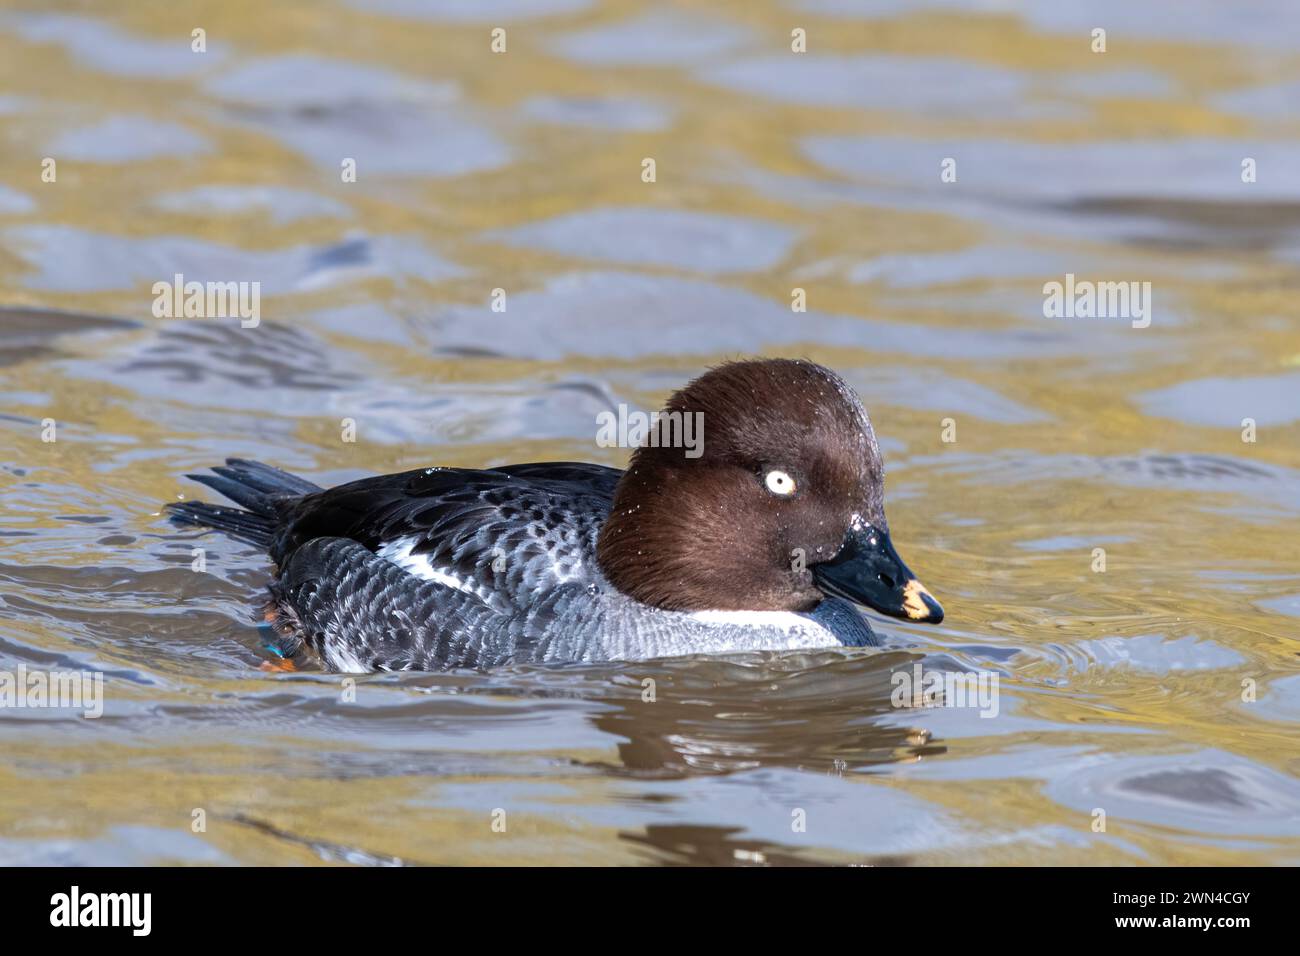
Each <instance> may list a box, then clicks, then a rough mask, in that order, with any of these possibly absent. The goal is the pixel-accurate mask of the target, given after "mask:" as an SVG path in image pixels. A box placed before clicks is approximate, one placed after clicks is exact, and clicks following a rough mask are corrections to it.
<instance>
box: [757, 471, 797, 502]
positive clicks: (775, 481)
mask: <svg viewBox="0 0 1300 956" xmlns="http://www.w3.org/2000/svg"><path fill="white" fill-rule="evenodd" d="M763 484H765V485H767V490H768V491H770V492H772V494H774V495H782V496H786V495H792V494H794V479H793V478H791V477H790V476H789V475H787V474H786V473H785V472H784V471H777V470H775V469H774V470H772V471H769V472H768V473H767V476H766V477H765V478H764V479H763Z"/></svg>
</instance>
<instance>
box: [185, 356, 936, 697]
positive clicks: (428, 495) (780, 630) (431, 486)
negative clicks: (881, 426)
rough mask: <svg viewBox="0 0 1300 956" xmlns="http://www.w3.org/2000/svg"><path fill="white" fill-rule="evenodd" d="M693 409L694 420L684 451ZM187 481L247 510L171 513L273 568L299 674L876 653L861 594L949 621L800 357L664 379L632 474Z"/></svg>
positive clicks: (286, 645)
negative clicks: (676, 382)
mask: <svg viewBox="0 0 1300 956" xmlns="http://www.w3.org/2000/svg"><path fill="white" fill-rule="evenodd" d="M685 416H691V420H692V421H694V422H698V423H699V426H700V428H699V429H698V434H697V435H696V436H695V438H696V440H695V441H693V442H691V443H690V446H689V447H684V443H683V442H682V441H681V440H680V438H681V431H682V430H681V429H680V428H675V427H674V423H677V424H678V425H679V424H680V422H681V421H682V420H683V418H684V417H685ZM674 438H676V439H677V440H674ZM187 477H189V478H191V479H193V480H195V481H197V482H200V483H202V484H204V485H206V486H207V487H209V488H210V489H212V490H214V491H216V492H218V493H220V494H221V495H223V496H224V497H225V498H227V499H229V500H230V501H231V502H233V503H234V505H236V506H238V507H231V506H229V505H223V504H211V503H207V502H203V501H197V500H186V501H181V502H173V503H171V504H169V505H168V506H167V509H166V510H167V511H168V512H169V515H170V518H171V519H172V520H173V521H174V522H176V523H177V524H178V525H182V526H190V527H198V528H202V529H211V530H216V531H219V532H223V533H225V534H226V535H228V536H229V537H231V538H234V539H236V540H238V541H241V542H244V543H246V544H251V545H253V546H255V547H257V548H260V549H262V550H264V551H265V552H266V554H267V556H268V557H269V559H270V561H271V563H272V565H273V566H274V571H273V575H272V578H271V581H270V583H269V586H268V591H269V597H268V599H267V601H266V604H265V607H264V609H263V610H264V617H265V621H266V623H267V624H268V625H269V626H270V628H271V629H272V630H273V632H274V634H275V635H276V638H275V643H274V644H273V645H270V646H271V648H272V650H274V651H275V653H276V654H277V655H278V656H279V657H280V658H282V659H283V661H284V662H285V663H286V667H288V668H292V667H293V666H295V665H294V662H303V663H306V662H307V661H310V660H314V661H315V663H317V664H318V665H319V666H320V667H322V668H323V669H325V670H328V671H334V672H341V673H369V672H376V671H411V670H417V671H447V670H453V669H459V668H471V669H474V668H478V669H482V668H492V667H497V666H501V665H507V664H567V663H580V662H581V663H591V662H603V661H640V660H651V659H658V658H667V657H681V656H687V655H694V654H704V655H716V654H734V653H740V652H749V651H787V650H807V649H816V648H831V647H879V646H881V644H882V641H881V638H880V636H879V635H878V634H877V633H876V632H875V630H874V629H873V628H872V626H871V624H870V623H869V622H868V620H867V618H866V617H865V616H864V615H863V614H862V613H861V611H860V609H859V606H862V607H865V608H869V609H871V610H873V611H876V612H878V613H880V614H883V615H887V616H892V617H895V618H899V619H904V620H910V621H921V622H928V623H939V622H940V621H942V620H943V609H942V607H941V606H940V604H939V602H938V601H936V600H935V598H934V597H933V596H932V595H931V594H930V592H929V591H927V590H926V589H925V588H924V587H923V586H922V585H921V584H920V582H919V581H918V580H917V579H916V577H915V576H914V575H913V574H912V572H911V571H910V570H909V569H908V567H907V565H906V564H904V562H903V559H902V558H901V557H899V555H898V552H897V551H896V550H895V548H894V545H893V542H892V541H891V539H890V534H889V525H888V522H887V521H886V519H885V510H884V464H883V461H882V459H881V454H880V448H879V445H878V443H877V441H876V436H875V432H874V431H873V429H872V425H871V421H870V419H869V418H868V416H867V412H866V409H865V408H864V407H863V404H862V401H861V399H860V398H859V397H858V395H857V393H856V392H855V391H854V390H853V389H852V388H851V387H850V386H849V385H848V384H847V383H846V382H845V381H844V379H843V378H842V377H841V376H840V375H839V374H837V373H836V372H834V371H833V370H831V369H829V368H826V367H825V366H822V365H819V364H816V363H814V362H811V361H807V360H804V359H775V358H767V359H751V360H738V361H731V362H727V363H725V364H721V365H718V366H716V367H714V368H712V369H709V370H708V371H706V372H705V373H704V374H702V375H700V376H699V377H697V378H695V379H694V380H693V381H691V382H689V383H688V384H687V385H685V386H684V387H683V388H681V389H679V390H678V391H676V392H674V393H673V394H672V396H671V397H670V398H669V399H668V402H667V404H666V406H665V408H664V411H663V412H662V413H659V415H658V416H656V417H655V418H654V419H653V420H652V424H651V426H650V430H649V433H648V434H647V435H646V436H645V438H644V439H643V440H642V442H641V444H640V445H639V446H638V447H637V448H636V449H635V450H634V451H633V452H632V454H631V457H630V460H629V462H628V466H627V468H626V469H625V470H619V469H617V468H613V467H609V466H606V465H599V464H589V463H583V462H573V461H555V462H535V463H527V464H514V465H503V466H500V467H492V468H482V469H475V468H450V467H432V468H420V469H416V470H414V471H405V472H401V473H397V474H390V475H381V476H377V477H369V478H362V479H360V480H357V481H351V482H348V483H346V484H342V485H337V486H335V487H332V488H322V487H320V486H318V485H316V484H313V483H312V482H310V481H307V480H306V479H304V478H301V477H298V476H296V475H293V474H290V473H288V472H285V471H281V470H280V469H277V468H274V467H272V466H270V465H266V464H263V463H261V462H256V461H248V460H245V459H240V458H230V459H227V460H226V463H225V465H224V466H217V467H214V468H212V469H211V473H210V474H208V473H205V474H195V475H188V476H187ZM267 663H268V664H269V663H271V662H269V661H268V662H267Z"/></svg>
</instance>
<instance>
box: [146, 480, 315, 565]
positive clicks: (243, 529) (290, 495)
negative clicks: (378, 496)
mask: <svg viewBox="0 0 1300 956" xmlns="http://www.w3.org/2000/svg"><path fill="white" fill-rule="evenodd" d="M212 471H213V472H214V473H213V474H211V475H186V476H185V477H187V478H192V479H194V480H195V481H197V482H199V483H200V484H204V485H207V486H208V487H209V488H211V489H213V490H214V491H217V492H220V493H221V494H222V495H224V496H225V497H227V498H229V499H230V500H231V501H233V502H235V504H238V505H243V506H244V507H245V508H247V509H248V510H247V511H241V510H240V509H238V508H228V507H226V506H224V505H212V504H208V503H207V502H203V501H180V502H173V503H172V504H169V505H168V506H167V511H168V512H169V513H170V515H171V517H172V520H174V521H176V522H178V523H180V524H189V525H199V526H200V527H205V528H215V529H217V530H218V531H224V532H225V533H226V534H228V535H230V536H231V537H232V538H238V539H239V540H240V541H246V542H248V543H249V544H255V545H259V546H261V547H267V546H268V545H270V543H271V539H272V537H273V536H274V534H275V529H276V526H277V525H278V524H279V521H280V515H281V512H282V511H283V509H284V506H285V504H286V503H287V502H289V501H292V500H294V499H296V498H301V497H302V496H303V495H309V494H312V493H314V492H317V491H320V490H321V488H320V486H319V485H314V484H312V483H311V482H310V481H307V480H306V479H305V478H299V477H298V476H297V475H291V474H289V473H288V472H285V471H281V470H280V469H278V468H272V467H271V466H270V465H264V464H262V463H261V462H260V461H246V460H244V459H243V458H227V459H226V464H225V466H224V467H222V466H217V467H215V468H213V469H212Z"/></svg>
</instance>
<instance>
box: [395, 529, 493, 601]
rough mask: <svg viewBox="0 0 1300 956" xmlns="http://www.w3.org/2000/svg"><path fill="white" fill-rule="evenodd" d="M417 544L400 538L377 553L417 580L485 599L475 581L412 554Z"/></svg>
mask: <svg viewBox="0 0 1300 956" xmlns="http://www.w3.org/2000/svg"><path fill="white" fill-rule="evenodd" d="M415 544H416V541H415V539H413V538H399V539H398V540H397V541H393V542H392V543H390V544H386V545H384V546H383V547H382V548H380V549H379V551H378V552H376V553H377V554H378V555H379V556H380V557H381V558H387V559H388V560H389V561H392V562H393V563H394V564H396V565H397V566H398V567H400V568H402V569H403V570H404V571H406V572H407V573H408V574H413V575H415V576H416V577H417V578H422V579H424V580H425V581H432V582H433V583H434V584H441V585H443V586H444V587H449V588H452V589H453V590H456V591H460V592H462V593H464V594H472V595H473V596H474V597H477V598H482V597H483V592H482V589H480V588H478V587H476V586H475V584H474V582H473V581H466V580H465V579H464V578H460V577H457V576H456V575H454V574H450V573H448V572H447V571H445V570H443V569H442V568H435V567H434V566H433V564H432V563H431V562H430V561H429V556H428V555H427V554H411V549H412V548H414V547H415Z"/></svg>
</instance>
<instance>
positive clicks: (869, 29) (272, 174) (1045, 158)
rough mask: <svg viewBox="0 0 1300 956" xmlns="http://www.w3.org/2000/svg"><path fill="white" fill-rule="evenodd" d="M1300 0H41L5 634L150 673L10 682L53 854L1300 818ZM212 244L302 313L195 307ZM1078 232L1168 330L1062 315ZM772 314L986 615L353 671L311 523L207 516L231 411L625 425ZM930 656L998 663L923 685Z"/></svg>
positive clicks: (6, 445) (951, 592)
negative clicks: (188, 511)
mask: <svg viewBox="0 0 1300 956" xmlns="http://www.w3.org/2000/svg"><path fill="white" fill-rule="evenodd" d="M1097 25H1103V26H1106V27H1108V52H1106V53H1104V54H1099V53H1093V52H1092V51H1091V50H1090V44H1091V39H1090V35H1089V33H1090V30H1091V29H1092V28H1093V27H1094V26H1097ZM498 26H500V27H504V28H505V29H506V31H507V52H506V53H504V54H493V53H492V52H491V51H490V48H489V44H490V40H491V38H490V36H489V32H490V30H491V29H492V28H493V27H498ZM196 27H201V28H203V29H204V30H205V31H206V36H207V52H205V53H202V54H198V53H194V52H192V51H191V48H190V43H191V31H192V30H194V29H195V28H196ZM796 27H801V28H803V29H805V30H806V31H807V36H808V52H807V53H805V54H795V53H792V52H791V51H790V42H791V41H790V33H791V30H792V29H794V28H796ZM1298 38H1300V7H1298V6H1296V5H1294V4H1288V3H1282V2H1276V3H1268V2H1263V0H1259V2H1251V3H1239V4H1223V3H1218V2H1212V0H1185V2H1177V3H1175V2H1174V0H1161V2H1151V3H1142V4H1134V3H1130V2H1128V0H1106V2H1102V3H1093V4H1087V5H1085V4H1082V3H1029V2H1027V0H1026V2H1017V0H1005V2H997V3H995V2H984V0H964V2H960V0H925V2H917V3H903V2H894V0H861V2H856V0H790V2H778V0H771V2H763V3H755V2H740V0H736V2H726V0H717V2H713V3H703V2H701V3H687V2H680V3H648V2H647V3H635V2H629V0H605V2H599V3H598V2H596V0H480V2H471V0H442V2H437V0H431V2H426V3H421V2H417V0H376V2H373V3H366V2H362V0H355V2H353V0H348V2H343V0H335V2H330V3H316V2H300V3H298V2H283V3H275V4H252V3H221V4H217V3H211V4H209V3H197V2H194V3H163V2H143V3H130V4H127V3H121V4H107V3H104V4H93V3H86V4H77V3H32V4H30V5H27V4H23V3H6V4H4V5H3V8H2V9H0V83H2V85H0V302H2V303H3V305H4V306H5V309H4V311H3V313H0V468H2V472H0V496H2V501H3V509H2V510H3V521H2V522H0V542H2V543H0V668H2V669H8V670H13V669H16V668H17V667H18V665H19V664H23V665H25V666H26V667H28V668H31V669H45V670H53V669H75V670H81V669H85V670H92V671H100V672H102V673H103V674H104V675H105V694H106V698H107V702H106V705H105V713H104V715H103V717H101V718H100V719H98V720H87V719H83V718H82V717H80V716H79V715H77V714H76V713H73V712H70V711H65V710H48V709H47V710H38V709H21V710H20V709H6V710H3V711H0V748H3V754H4V759H3V760H2V761H0V862H9V863H14V862H35V863H55V862H75V863H152V862H165V863H217V864H231V863H322V862H324V863H368V864H391V863H556V862H584V863H602V864H604V863H620V864H623V863H646V862H652V863H674V864H676V863H753V862H761V861H767V862H774V863H796V862H857V863H958V864H982V863H1031V864H1042V863H1071V864H1074V863H1083V864H1152V863H1154V864H1168V863H1182V864H1208V863H1225V864H1245V863H1291V864H1295V863H1297V862H1300V782H1298V781H1297V774H1298V773H1300V746H1298V745H1297V733H1298V732H1300V666H1298V665H1300V658H1298V657H1297V654H1298V653H1300V643H1298V642H1297V637H1298V636H1300V567H1298V566H1297V564H1298V560H1297V559H1298V557H1300V547H1298V546H1297V543H1296V542H1297V540H1300V306H1298V305H1297V302H1298V301H1300V298H1298V296H1297V292H1298V291H1300V283H1298V282H1297V271H1296V270H1297V266H1300V163H1297V162H1296V159H1295V157H1296V155H1297V152H1296V151H1297V146H1298V145H1300V144H1298V143H1297V139H1300V111H1298V110H1297V103H1300V39H1298ZM647 157H649V158H653V159H654V160H655V163H656V181H655V182H653V183H646V182H643V181H642V168H643V166H642V161H643V160H644V159H646V158H647ZM949 157H951V158H954V159H955V160H956V169H957V181H956V182H942V181H941V179H940V164H941V162H942V161H943V160H944V159H945V158H949ZM46 158H52V159H54V160H55V162H56V171H57V178H56V179H55V181H53V182H45V181H43V179H42V169H43V166H42V161H43V160H44V159H46ZM344 158H351V159H354V160H355V161H356V166H357V181H356V182H354V183H344V182H342V181H341V175H340V163H341V162H342V160H343V159H344ZM1247 158H1250V159H1253V160H1254V162H1255V168H1256V171H1257V174H1256V178H1255V181H1254V182H1243V180H1242V163H1243V160H1245V159H1247ZM176 273H181V274H183V275H184V276H185V278H186V279H187V280H198V281H206V280H218V281H240V280H242V281H254V280H255V281H258V282H260V283H261V288H262V303H261V309H262V323H261V325H260V326H259V327H257V328H255V329H244V328H241V327H240V325H239V322H238V321H237V320H230V319H221V318H190V319H185V318H180V319H166V318H156V317H155V316H154V315H153V313H152V311H151V305H152V302H153V295H152V293H151V287H152V285H153V283H155V282H158V281H169V280H170V279H171V277H172V276H173V275H174V274H176ZM1067 273H1073V274H1075V275H1076V276H1077V277H1078V278H1079V279H1081V280H1082V279H1094V280H1103V281H1119V280H1124V281H1127V280H1133V281H1146V282H1150V283H1151V284H1152V290H1153V292H1152V313H1151V319H1152V320H1151V322H1150V325H1149V327H1146V328H1135V327H1134V325H1133V323H1132V322H1131V321H1130V320H1129V319H1128V318H1110V319H1083V318H1072V319H1065V318H1050V319H1049V318H1044V315H1043V284H1044V283H1045V282H1050V281H1063V280H1064V277H1065V275H1066V274H1067ZM794 288H802V289H804V290H805V292H806V295H807V303H808V311H807V312H806V313H796V312H792V311H791V308H790V301H791V290H792V289H794ZM494 289H502V290H505V292H506V294H507V297H508V298H507V303H508V305H507V308H506V311H504V312H497V311H493V310H492V308H491V300H492V290H494ZM754 353H762V354H772V355H803V356H808V357H810V358H813V359H815V360H818V361H821V362H824V363H826V364H828V365H831V366H833V367H835V368H837V369H839V370H840V371H842V372H843V373H844V375H845V376H846V377H847V378H848V379H849V380H850V381H851V382H852V383H853V384H854V385H855V386H856V387H857V388H858V389H859V390H860V392H861V394H862V395H863V398H864V400H865V401H866V402H867V405H868V407H869V409H870V410H871V413H872V416H873V418H874V420H875V422H876V428H877V430H878V432H879V433H880V435H881V438H882V443H883V445H884V448H885V452H886V456H887V464H888V468H889V477H888V487H889V512H890V516H891V521H892V525H893V531H894V538H895V540H896V541H897V542H898V544H899V548H900V550H901V551H903V553H904V555H905V556H906V557H907V559H908V561H909V563H910V564H911V565H912V566H913V567H914V568H915V569H916V570H917V571H918V572H919V573H920V574H921V576H922V578H923V579H924V580H925V581H926V583H927V585H928V586H929V587H930V589H931V590H932V591H934V593H935V594H936V596H938V597H939V599H940V600H941V601H942V602H943V603H944V606H945V609H946V611H947V615H948V616H947V619H946V620H945V622H944V624H943V625H942V626H941V627H938V628H923V627H919V626H909V625H907V624H904V623H899V622H893V621H889V622H882V623H880V624H879V625H878V629H879V630H881V631H882V632H883V633H884V634H886V635H887V637H888V646H887V647H886V648H885V649H884V650H881V651H870V652H863V651H856V652H844V653H836V652H829V651H828V652H824V653H816V654H794V655H753V656H749V657H741V658H737V659H729V660H716V659H715V660H708V659H699V660H675V661H667V662H654V663H646V664H628V665H618V666H578V667H571V668H560V669H540V668H531V667H520V668H514V669H505V670H500V671H496V672H492V673H457V674H449V675H401V676H394V675H375V676H370V677H363V678H361V679H359V681H358V685H357V688H356V700H355V701H354V702H348V701H345V700H344V699H343V696H342V694H341V692H340V686H339V681H338V680H337V679H336V678H335V677H332V676H330V675H327V674H323V673H319V672H315V673H313V672H305V673H298V674H272V673H268V672H265V671H262V670H259V666H258V665H259V664H260V663H261V662H263V661H264V660H266V659H267V658H268V657H269V655H268V653H267V652H266V651H265V650H264V648H263V641H264V639H265V635H264V634H263V633H262V632H261V631H259V629H258V627H257V622H256V621H255V620H254V617H253V614H252V611H251V608H252V607H253V606H254V605H255V604H256V603H257V602H258V600H259V599H260V594H261V589H262V587H263V584H264V582H265V578H266V575H267V567H266V565H265V563H264V561H263V559H262V558H261V556H259V555H258V554H256V553H254V552H253V551H252V550H251V549H248V548H245V547H243V546H240V545H237V544H233V543H231V542H230V541H228V540H226V539H224V538H222V537H220V536H217V535H208V536H202V537H201V538H198V537H197V536H196V535H195V534H193V533H188V532H187V533H181V532H178V531H177V530H176V529H174V528H172V527H171V526H169V525H168V524H167V523H165V522H164V521H162V520H161V519H160V518H159V516H158V510H159V507H160V505H161V504H162V503H163V502H166V501H169V500H175V499H177V498H178V497H180V496H188V495H194V494H197V493H200V492H201V491H202V489H199V488H197V486H195V485H193V484H192V483H189V482H187V481H186V480H185V479H184V478H183V475H184V473H185V472H187V471H194V470H196V469H200V468H203V467H205V466H208V465H211V464H213V463H216V462H218V461H219V460H220V459H221V458H223V457H225V456H241V457H249V458H257V459H263V460H266V461H268V462H271V463H274V464H277V465H280V466H282V467H285V468H289V469H292V470H295V471H299V472H301V473H303V474H305V475H307V476H309V477H311V478H312V479H314V480H317V481H320V482H322V483H333V482H338V481H342V480H346V479H349V478H353V477H359V476H361V475H365V474H370V473H377V472H386V471H394V470H399V469H404V468H414V467H418V466H424V465H430V464H444V465H465V466H481V465H491V464H500V463H504V462H509V461H521V460H523V461H527V460H543V459H548V458H555V459H567V458H576V459H586V460H592V461H598V462H604V463H608V464H615V465H620V464H622V463H623V462H624V461H625V460H626V454H627V452H626V450H625V449H612V448H601V447H598V446H597V445H596V443H595V432H596V425H595V416H596V415H597V414H598V413H599V412H600V411H602V410H605V409H608V408H612V407H615V406H617V405H618V404H619V403H627V404H629V405H631V406H634V407H638V408H653V407H657V406H658V404H659V402H661V401H662V399H663V397H664V396H665V394H666V393H667V391H668V390H669V389H671V388H672V387H674V386H676V385H678V384H680V383H681V382H683V381H684V380H685V379H687V378H689V377H690V376H692V375H694V374H696V373H698V372H699V371H700V370H702V369H703V368H704V367H706V366H707V365H709V364H710V363H714V362H716V361H718V360H720V359H722V358H724V357H732V356H736V355H741V354H754ZM345 418H347V419H352V420H354V421H355V422H356V427H357V440H356V441H355V442H354V443H345V442H342V441H341V440H340V436H341V430H340V422H341V420H342V419H345ZM1246 418H1249V419H1252V420H1253V421H1254V423H1255V427H1256V429H1257V431H1256V435H1255V437H1256V440H1255V441H1253V442H1248V441H1243V435H1242V420H1243V419H1246ZM47 419H52V420H53V421H54V423H55V426H56V428H57V441H55V442H52V443H51V442H46V441H43V440H42V433H43V428H44V424H43V423H45V421H46V420H47ZM948 419H951V422H950V423H948V424H950V425H951V428H950V429H949V434H948V435H947V437H950V438H954V437H955V439H956V440H955V441H944V437H945V434H944V431H945V420H948ZM954 430H955V434H953V433H952V432H953V431H954ZM196 544H197V545H201V546H202V547H204V548H206V549H207V573H195V572H194V571H193V570H191V560H192V558H191V549H192V548H193V547H195V546H196ZM1098 548H1101V549H1104V551H1105V570H1104V571H1097V570H1094V568H1095V567H1097V557H1096V551H1095V549H1098ZM917 663H921V664H922V665H923V667H925V668H927V669H930V670H936V671H951V672H958V671H985V672H988V673H991V674H996V675H997V676H998V678H999V687H1000V698H999V704H998V712H997V715H996V716H992V717H982V716H981V715H980V714H981V712H980V710H978V709H975V708H970V707H966V708H961V707H951V706H943V707H931V708H897V707H894V706H892V705H891V700H890V697H891V690H892V689H893V686H894V685H893V681H892V675H894V674H896V673H899V672H910V671H911V669H912V668H913V666H914V665H915V664H917ZM647 678H653V679H654V681H655V687H656V694H655V699H654V700H653V701H647V700H645V699H644V696H643V688H644V687H645V684H644V681H645V680H646V679H647ZM198 809H202V810H203V811H204V814H205V817H206V828H198V832H196V827H195V826H193V825H192V821H193V819H194V814H195V811H196V810H198ZM498 810H504V811H505V819H506V821H507V825H506V829H505V832H495V831H494V829H493V826H492V824H493V821H494V819H499V818H500V815H499V814H497V815H496V816H494V813H495V811H498ZM1098 810H1102V811H1104V829H1102V828H1101V827H1100V825H1099V820H1100V817H1099V815H1098V813H1097V812H1096V811H1098ZM800 824H803V825H802V826H801V825H800Z"/></svg>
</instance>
